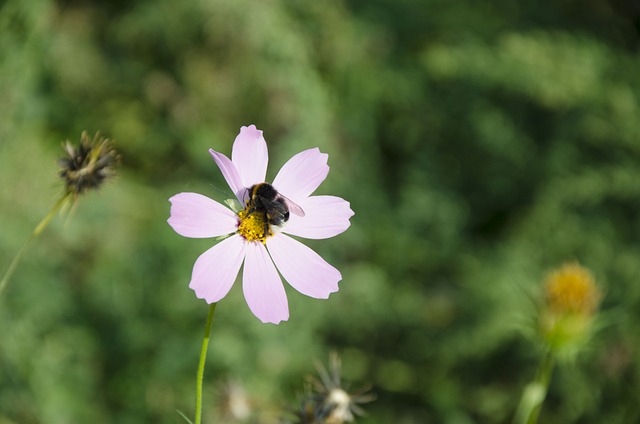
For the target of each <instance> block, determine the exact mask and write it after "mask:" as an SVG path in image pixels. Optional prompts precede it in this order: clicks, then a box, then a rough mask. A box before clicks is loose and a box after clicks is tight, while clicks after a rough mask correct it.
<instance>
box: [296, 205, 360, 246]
mask: <svg viewBox="0 0 640 424" xmlns="http://www.w3.org/2000/svg"><path fill="white" fill-rule="evenodd" d="M298 206H300V207H301V208H302V209H303V210H304V214H305V215H304V217H300V216H298V215H295V214H291V215H290V216H289V220H288V221H287V223H286V225H285V227H284V229H283V231H284V232H285V233H287V234H292V235H294V236H299V237H305V238H309V239H323V238H329V237H333V236H336V235H338V234H340V233H342V232H343V231H345V230H346V229H347V228H349V226H350V225H351V222H349V218H351V217H352V216H353V215H354V214H353V211H352V210H351V207H350V205H349V202H347V201H346V200H344V199H341V198H340V197H336V196H311V197H307V198H306V199H304V200H303V201H301V202H300V203H298Z"/></svg>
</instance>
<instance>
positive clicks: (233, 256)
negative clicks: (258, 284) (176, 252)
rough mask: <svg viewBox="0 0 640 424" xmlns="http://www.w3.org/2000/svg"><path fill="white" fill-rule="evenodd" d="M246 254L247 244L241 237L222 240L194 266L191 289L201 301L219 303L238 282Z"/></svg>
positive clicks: (201, 256)
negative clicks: (236, 281)
mask: <svg viewBox="0 0 640 424" xmlns="http://www.w3.org/2000/svg"><path fill="white" fill-rule="evenodd" d="M244 254H245V243H244V241H243V240H242V238H241V237H240V236H239V235H234V236H231V237H229V238H227V239H224V240H222V241H221V242H220V243H218V244H216V245H215V246H213V247H212V248H211V249H209V250H207V251H206V252H204V253H203V254H202V255H200V257H199V258H198V260H197V261H196V263H195V265H193V273H192V274H191V282H190V283H189V287H190V288H191V289H193V291H195V292H196V296H197V297H198V298H199V299H204V300H206V301H207V302H208V303H213V302H217V301H219V300H220V299H222V298H223V297H225V296H226V295H227V293H229V290H230V289H231V286H232V285H233V282H234V281H235V280H236V277H237V276H238V271H240V265H241V264H242V259H243V258H244Z"/></svg>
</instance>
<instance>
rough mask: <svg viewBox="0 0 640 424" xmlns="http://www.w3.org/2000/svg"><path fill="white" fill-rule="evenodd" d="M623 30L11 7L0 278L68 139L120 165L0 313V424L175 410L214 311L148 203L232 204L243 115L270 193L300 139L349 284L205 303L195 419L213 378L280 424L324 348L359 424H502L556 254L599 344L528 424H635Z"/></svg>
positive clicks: (514, 11) (51, 233) (185, 6)
mask: <svg viewBox="0 0 640 424" xmlns="http://www.w3.org/2000/svg"><path fill="white" fill-rule="evenodd" d="M614 3H615V4H616V6H613V4H614ZM625 8H627V9H625ZM638 19H639V15H638V10H637V8H636V9H634V6H633V5H632V2H627V3H625V2H613V3H610V2H604V1H599V0H594V1H590V2H586V3H585V2H571V1H564V2H556V3H550V4H547V5H545V7H544V8H540V7H539V5H538V4H536V3H532V4H531V5H529V4H525V3H524V2H518V1H514V0H500V1H497V2H490V3H487V2H472V1H462V0H460V1H455V2H450V1H441V0H425V1H417V0H402V1H396V2H383V1H379V0H370V1H359V0H351V1H346V0H344V1H343V0H327V1H323V2H306V1H300V0H294V1H289V2H284V1H278V0H275V1H266V2H264V1H251V0H236V1H222V0H197V1H193V2H180V1H176V0H161V1H150V0H142V1H138V2H98V1H83V2H79V1H70V2H69V1H65V2H62V1H54V0H42V1H36V0H28V1H22V0H7V1H6V2H5V3H4V4H3V5H2V6H0V49H1V51H2V59H0V92H2V93H3V107H2V114H0V181H2V182H3V184H2V185H0V205H1V206H0V222H2V223H3V226H2V228H3V231H2V233H3V234H2V237H1V238H0V270H2V271H4V269H6V267H7V266H8V265H9V263H10V262H11V258H12V257H13V255H14V254H15V252H17V250H18V249H19V248H20V246H21V245H22V243H23V242H24V240H25V239H26V238H27V237H28V235H29V234H30V232H31V231H32V229H33V227H34V226H35V225H36V224H37V222H38V221H39V220H40V219H42V217H43V216H44V215H46V213H47V211H48V209H49V208H50V207H51V205H52V204H53V203H54V201H55V199H56V197H57V196H59V195H60V193H61V192H62V182H61V181H56V173H57V168H56V162H55V161H56V159H57V157H58V156H61V155H62V153H63V152H62V149H61V148H60V143H61V142H62V141H64V140H66V139H70V140H71V141H76V140H77V139H78V138H79V136H80V134H81V132H82V131H83V130H87V131H88V133H90V134H93V133H95V132H96V131H97V130H100V131H101V133H102V135H104V136H105V137H109V138H112V139H114V140H115V143H116V148H117V149H118V151H119V152H120V153H121V154H122V158H123V164H122V167H121V168H120V172H119V176H118V177H117V178H116V179H115V180H114V181H112V182H110V183H108V184H107V185H106V186H105V187H104V188H102V189H101V191H100V192H99V193H97V194H96V193H91V194H89V195H87V196H85V197H83V198H81V199H80V201H79V203H78V205H77V207H76V208H75V210H74V211H73V213H72V214H71V216H70V217H69V218H68V219H66V220H65V219H55V220H54V222H53V223H52V224H51V225H50V226H49V228H48V229H47V230H46V231H45V232H44V233H43V234H42V235H41V236H40V237H39V238H38V239H37V240H35V242H34V243H33V244H32V245H31V246H30V247H29V250H28V251H27V254H26V256H25V259H24V260H23V262H22V263H21V265H20V266H19V268H18V269H17V271H16V273H15V274H14V276H13V281H12V282H11V284H10V285H9V287H8V289H7V290H6V291H5V293H3V296H2V298H0V422H3V423H4V422H7V423H13V422H15V423H26V424H28V423H47V424H49V423H52V424H57V423H65V424H66V423H84V422H93V423H96V424H100V423H112V422H118V423H124V424H127V423H140V422H154V423H175V422H181V420H182V418H181V417H180V416H179V415H178V413H176V412H175V411H176V410H179V411H189V413H187V412H185V415H186V416H187V417H190V416H191V414H190V411H192V408H193V401H194V382H195V381H194V380H195V370H196V365H197V358H198V352H199V346H200V341H201V332H202V325H203V323H204V320H205V317H206V310H207V306H206V305H205V304H204V302H202V301H200V300H198V299H196V298H195V296H194V295H193V293H192V291H191V290H190V289H188V287H187V285H188V281H189V278H190V273H191V267H192V265H193V262H194V260H195V259H196V258H197V256H198V255H199V254H200V253H201V252H203V251H204V250H206V249H207V247H209V246H210V245H211V243H212V241H210V240H187V239H184V238H182V237H180V236H178V235H177V234H175V233H174V232H173V231H172V230H171V228H170V227H169V226H168V225H167V224H166V219H167V218H168V212H169V203H168V201H167V199H168V198H169V197H170V196H171V195H173V194H175V193H177V192H181V191H196V192H200V193H202V194H205V195H208V196H210V197H213V198H215V199H217V200H219V201H223V200H224V199H226V198H227V197H230V196H231V193H230V191H229V189H228V188H227V187H226V184H225V182H224V179H223V178H222V176H221V175H220V173H219V171H218V170H217V168H216V167H215V165H214V164H213V161H212V160H211V158H210V156H209V155H208V153H207V150H208V149H209V148H214V149H216V150H218V151H222V152H226V153H229V152H230V149H231V143H232V141H233V139H234V137H235V135H236V134H237V132H238V130H239V128H240V126H241V125H248V124H251V123H254V124H256V126H257V127H258V128H260V129H262V130H264V134H265V137H266V139H267V142H268V143H269V147H270V154H271V158H270V167H269V171H268V178H269V179H271V178H273V177H274V176H275V172H276V170H277V169H278V168H279V166H280V165H281V164H282V163H284V161H285V160H286V159H287V158H288V157H290V156H291V155H292V154H293V153H296V152H298V151H301V150H303V149H306V148H310V147H314V146H318V147H320V149H321V150H322V151H323V152H327V153H329V155H330V158H329V162H330V166H331V172H330V174H329V177H328V179H327V180H326V181H325V183H324V184H323V185H322V187H321V188H320V190H319V191H320V192H321V193H331V194H336V195H339V196H342V197H344V198H346V199H348V200H349V201H351V205H352V208H353V209H354V211H355V212H356V215H355V216H354V217H353V219H352V223H353V224H352V227H351V228H350V229H349V230H348V231H347V232H346V233H345V234H343V235H340V236H338V238H336V239H332V240H325V241H322V242H317V243H316V242H313V241H312V242H309V245H310V246H311V247H312V248H314V249H315V250H317V251H318V252H319V253H321V254H322V255H323V256H324V257H325V258H327V260H328V261H329V262H330V263H332V264H334V265H335V266H336V267H337V268H338V269H340V270H341V272H342V275H343V281H342V282H341V289H340V291H339V292H338V293H336V294H333V295H332V296H331V298H330V299H329V300H327V301H319V300H314V299H310V298H307V297H304V296H302V295H300V294H299V293H297V292H295V290H293V289H291V288H290V287H287V293H288V296H289V302H290V309H291V318H290V320H289V322H287V323H283V324H281V325H279V326H271V325H263V324H261V323H260V322H259V321H258V320H257V319H255V318H254V317H253V316H252V315H251V313H250V312H249V310H248V308H247V306H246V304H245V302H244V299H243V297H242V293H241V290H240V287H238V285H237V286H236V287H234V288H233V289H232V291H231V293H230V295H229V296H228V297H227V298H225V299H224V300H223V301H222V302H220V304H219V305H218V310H217V312H216V319H215V322H214V326H213V332H212V339H211V344H210V350H209V355H210V356H209V359H208V363H207V370H206V376H205V411H204V414H205V415H204V416H205V422H207V417H208V420H209V422H214V417H216V416H218V415H217V414H219V413H221V411H219V409H221V407H220V405H219V404H218V403H219V402H217V401H216V399H219V396H218V395H219V391H220V390H221V389H220V387H222V385H223V383H224V382H225V381H226V380H227V378H233V379H234V380H237V381H240V382H242V384H243V385H244V386H245V387H246V388H247V391H248V392H249V396H250V399H251V401H252V405H253V406H254V407H255V410H256V411H259V412H256V414H257V415H256V417H255V418H256V420H259V421H257V422H266V423H269V422H277V420H276V418H275V417H277V416H278V415H279V414H280V413H281V411H282V406H283V405H284V404H285V403H288V404H292V402H293V401H294V400H295V395H296V393H299V392H301V391H302V379H303V376H304V375H305V374H308V373H312V372H313V361H314V360H316V359H320V360H322V359H324V358H326V357H327V354H328V352H329V351H330V350H337V351H338V352H339V353H340V354H341V356H342V362H343V377H344V379H345V380H351V381H354V382H357V383H362V384H364V383H371V384H372V385H373V387H374V392H375V393H376V394H377V400H376V401H375V402H373V403H371V404H368V405H365V406H364V407H365V409H366V410H367V412H368V415H367V416H366V417H365V418H362V419H359V421H361V422H366V423H392V422H393V423H473V422H482V423H507V422H510V421H511V419H512V416H513V413H514V411H515V408H516V406H517V403H518V399H519V397H520V393H521V391H522V389H523V388H524V386H525V385H526V383H527V382H529V381H531V380H532V379H533V377H534V374H535V370H536V368H537V365H538V362H539V361H540V358H541V350H540V349H539V348H538V347H537V346H536V343H535V341H534V340H532V339H531V338H526V337H525V335H526V334H527V332H528V331H529V330H528V329H530V328H529V327H530V326H529V322H530V321H531V319H532V316H533V314H535V302H536V299H537V296H538V295H539V287H540V284H541V281H542V279H543V277H544V275H545V273H546V272H547V271H548V270H550V269H552V268H555V267H556V266H558V265H559V264H561V263H563V262H565V261H567V260H573V259H576V260H578V261H580V263H581V264H583V265H584V266H586V267H588V268H589V269H591V270H592V272H593V274H594V275H595V277H596V281H597V283H598V284H599V285H600V287H601V288H602V289H603V292H604V293H605V297H604V301H603V304H602V309H603V312H602V322H606V323H607V327H606V331H600V333H599V334H596V335H595V337H594V339H593V341H592V345H591V346H589V349H588V350H586V351H584V352H583V353H582V355H581V356H580V357H579V358H578V360H577V361H576V363H575V364H574V365H572V366H567V367H559V368H558V369H557V370H556V371H557V372H556V373H555V374H554V376H553V377H552V380H551V384H550V392H549V395H548V399H547V401H546V403H545V405H544V407H543V408H542V412H541V418H540V421H541V422H545V423H566V422H584V423H601V422H608V423H629V422H637V421H638V420H640V409H639V408H638V406H637V399H636V393H637V391H638V390H639V388H640V365H639V364H640V352H639V351H638V343H637V340H640V333H639V330H638V328H640V317H638V314H637V312H636V311H637V310H638V309H639V308H640V285H639V284H638V281H637V280H638V276H640V260H638V259H639V258H640V220H639V219H638V211H639V210H640V184H639V183H638V181H640V171H639V169H640V166H639V165H640V119H638V117H639V116H640V59H638V55H637V52H638V48H640V38H639V36H638V30H637V22H638ZM207 399H208V400H209V403H208V404H207V403H206V400H207Z"/></svg>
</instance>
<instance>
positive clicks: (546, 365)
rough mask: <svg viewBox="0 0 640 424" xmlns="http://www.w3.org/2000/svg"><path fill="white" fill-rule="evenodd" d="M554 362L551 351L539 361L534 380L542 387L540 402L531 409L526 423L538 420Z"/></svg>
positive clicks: (529, 423) (530, 423)
mask: <svg viewBox="0 0 640 424" xmlns="http://www.w3.org/2000/svg"><path fill="white" fill-rule="evenodd" d="M554 364H555V357H554V355H553V353H552V352H551V351H549V352H547V353H546V355H545V356H544V358H543V359H542V362H541V363H540V368H539V369H538V376H537V378H536V381H537V382H538V383H539V384H540V386H541V387H542V388H543V389H544V391H543V393H542V399H540V402H539V403H538V404H537V405H536V406H535V407H534V408H533V411H531V415H530V416H529V420H528V421H527V424H536V423H537V422H538V416H539V415H540V410H541V409H542V404H543V402H544V400H545V398H546V397H547V392H548V391H549V382H550V381H551V374H553V365H554Z"/></svg>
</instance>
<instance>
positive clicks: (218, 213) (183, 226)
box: [167, 193, 238, 238]
mask: <svg viewBox="0 0 640 424" xmlns="http://www.w3.org/2000/svg"><path fill="white" fill-rule="evenodd" d="M169 201H170V202H171V212H170V214H171V216H170V217H169V219H168V220H167V222H168V223H169V225H171V227H172V228H173V229H174V230H175V232H176V233H178V234H180V235H181V236H184V237H192V238H205V237H218V236H222V235H225V234H230V233H233V232H234V231H235V230H236V226H237V223H238V219H237V217H236V215H235V214H234V213H233V212H232V211H231V210H230V209H228V208H225V207H224V206H222V205H221V204H220V203H218V202H216V201H215V200H212V199H209V198H208V197H206V196H203V195H201V194H198V193H179V194H176V195H175V196H173V197H172V198H170V199H169Z"/></svg>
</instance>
